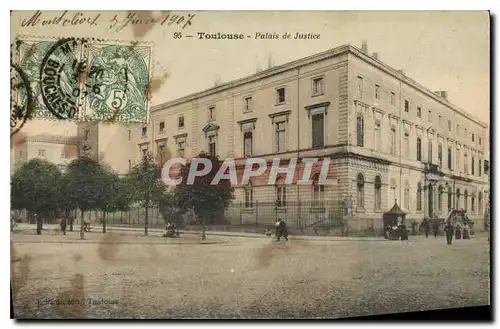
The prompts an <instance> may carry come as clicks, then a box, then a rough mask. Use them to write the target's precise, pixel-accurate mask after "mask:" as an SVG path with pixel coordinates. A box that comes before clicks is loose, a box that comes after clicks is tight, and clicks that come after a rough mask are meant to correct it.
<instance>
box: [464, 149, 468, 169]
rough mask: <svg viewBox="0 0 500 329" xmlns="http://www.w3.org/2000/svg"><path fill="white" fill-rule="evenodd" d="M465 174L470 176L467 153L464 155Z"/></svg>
mask: <svg viewBox="0 0 500 329" xmlns="http://www.w3.org/2000/svg"><path fill="white" fill-rule="evenodd" d="M464 173H465V174H469V158H468V157H467V153H465V154H464Z"/></svg>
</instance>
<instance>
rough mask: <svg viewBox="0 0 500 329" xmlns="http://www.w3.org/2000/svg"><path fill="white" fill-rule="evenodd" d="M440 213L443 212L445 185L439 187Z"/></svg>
mask: <svg viewBox="0 0 500 329" xmlns="http://www.w3.org/2000/svg"><path fill="white" fill-rule="evenodd" d="M438 211H443V185H439V187H438Z"/></svg>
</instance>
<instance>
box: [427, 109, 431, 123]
mask: <svg viewBox="0 0 500 329" xmlns="http://www.w3.org/2000/svg"><path fill="white" fill-rule="evenodd" d="M427 121H429V122H430V123H432V111H431V110H429V111H427Z"/></svg>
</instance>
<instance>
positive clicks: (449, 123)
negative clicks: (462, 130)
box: [448, 120, 451, 131]
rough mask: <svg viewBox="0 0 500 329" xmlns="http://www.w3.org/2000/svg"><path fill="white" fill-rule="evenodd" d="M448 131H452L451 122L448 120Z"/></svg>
mask: <svg viewBox="0 0 500 329" xmlns="http://www.w3.org/2000/svg"><path fill="white" fill-rule="evenodd" d="M448 131H451V121H450V120H448Z"/></svg>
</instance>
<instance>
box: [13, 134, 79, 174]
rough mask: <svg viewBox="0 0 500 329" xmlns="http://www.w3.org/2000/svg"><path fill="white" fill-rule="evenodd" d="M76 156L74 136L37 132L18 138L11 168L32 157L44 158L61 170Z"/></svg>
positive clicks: (17, 166) (15, 167) (16, 167)
mask: <svg viewBox="0 0 500 329" xmlns="http://www.w3.org/2000/svg"><path fill="white" fill-rule="evenodd" d="M76 157H77V140H76V136H74V137H71V136H61V135H52V134H48V133H47V134H37V135H32V136H27V137H23V138H21V139H20V140H18V142H17V145H16V149H15V156H14V166H13V169H14V170H16V169H18V168H19V167H20V166H21V165H22V164H23V163H25V162H28V161H30V160H31V159H34V158H41V159H45V160H47V161H49V162H52V163H54V164H55V165H57V166H58V167H59V168H60V169H61V170H64V169H65V168H66V166H67V165H68V164H69V163H70V162H71V161H72V160H73V159H75V158H76Z"/></svg>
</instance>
